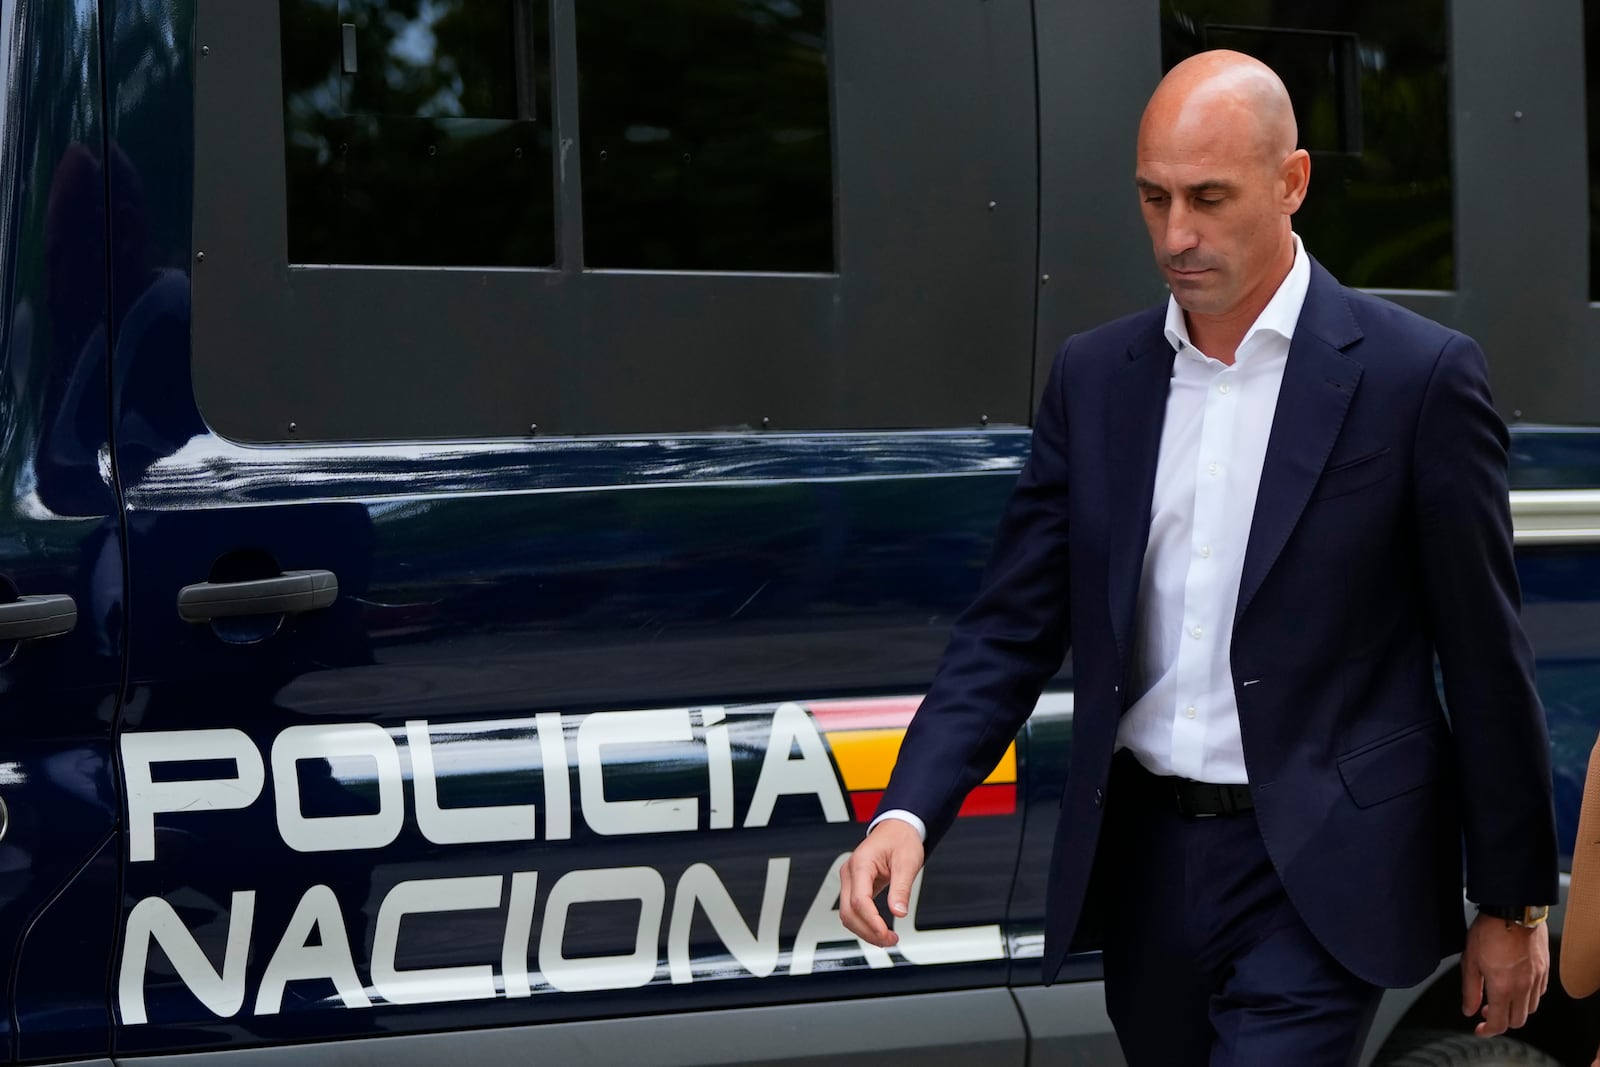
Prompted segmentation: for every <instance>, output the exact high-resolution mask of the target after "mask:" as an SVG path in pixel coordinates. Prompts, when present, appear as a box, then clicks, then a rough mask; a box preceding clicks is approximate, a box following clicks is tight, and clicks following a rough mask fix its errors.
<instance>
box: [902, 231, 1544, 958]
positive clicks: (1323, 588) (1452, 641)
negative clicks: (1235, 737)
mask: <svg viewBox="0 0 1600 1067" xmlns="http://www.w3.org/2000/svg"><path fill="white" fill-rule="evenodd" d="M1311 269H1312V276H1311V285H1310V290H1309V292H1308V293H1307V295H1306V302H1305V306H1304V309H1303V310H1302V311H1301V314H1300V320H1299V323H1298V325H1297V327H1296V329H1295V335H1294V341H1293V343H1292V344H1291V345H1290V348H1289V357H1288V362H1287V365H1286V367H1285V369H1284V375H1283V387H1282V391H1281V392H1280V394H1279V398H1278V406H1277V411H1276V414H1275V416H1274V419H1273V424H1272V432H1271V436H1270V438H1269V441H1268V445H1267V453H1266V461H1265V466H1264V468H1263V470H1262V473H1261V485H1260V492H1259V495H1258V499H1257V503H1256V510H1255V515H1254V518H1253V520H1252V525H1251V529H1250V540H1249V544H1248V546H1247V549H1246V555H1245V561H1244V574H1243V578H1242V580H1241V582H1240V587H1239V596H1238V609H1237V615H1236V620H1235V624H1234V631H1233V644H1232V668H1233V679H1234V694H1235V696H1236V697H1237V700H1238V706H1239V720H1240V732H1241V735H1242V738H1243V743H1244V755H1245V763H1246V766H1247V768H1248V771H1249V777H1250V790H1251V793H1252V795H1253V797H1254V799H1255V804H1256V813H1257V819H1258V821H1259V823H1260V828H1261V834H1262V837H1263V839H1264V841H1265V844H1266V847H1267V851H1268V853H1269V854H1270V855H1271V857H1272V861H1273V864H1274V866H1275V867H1276V868H1277V872H1278V875H1279V876H1280V877H1281V878H1282V880H1283V884H1284V887H1285V889H1286V890H1287V892H1288V896H1289V899H1290V901H1291V902H1292V903H1293V904H1294V906H1295V908H1296V909H1297V910H1298V911H1299V913H1300V915H1301V917H1302V918H1303V919H1304V921H1305V923H1306V925H1307V926H1308V927H1309V928H1310V929H1311V931H1312V932H1313V933H1314V934H1315V935H1316V936H1317V938H1318V939H1319V940H1320V941H1321V942H1322V944H1323V946H1324V947H1325V948H1327V949H1328V951H1329V952H1330V953H1332V955H1333V956H1334V957H1335V958H1336V959H1338V960H1339V961H1340V962H1341V963H1342V964H1344V966H1345V967H1347V968H1348V969H1349V970H1350V971H1351V972H1352V973H1354V974H1356V975H1357V976H1359V977H1361V978H1363V979H1365V980H1367V981H1370V982H1373V983H1376V984H1378V985H1385V986H1404V985H1410V984H1412V983H1415V982H1417V981H1420V980H1421V979H1423V978H1424V977H1426V976H1427V975H1428V974H1429V973H1430V972H1431V971H1432V970H1433V968H1434V967H1435V966H1437V964H1438V961H1439V960H1440V959H1441V958H1442V957H1444V956H1446V955H1449V954H1451V953H1453V952H1458V951H1460V949H1461V946H1462V942H1463V932H1464V923H1463V921H1462V906H1461V887H1462V884H1463V883H1462V873H1463V872H1462V862H1463V857H1464V859H1465V864H1466V883H1465V884H1466V888H1467V894H1468V896H1469V897H1470V898H1471V899H1472V900H1475V901H1479V902H1482V903H1494V904H1504V905H1522V904H1544V903H1554V902H1555V900H1556V899H1557V852H1556V831H1555V817H1554V811H1553V804H1552V799H1551V782H1550V755H1549V740H1548V737H1547V734H1546V730H1545V722H1544V713H1543V709H1542V708H1541V706H1540V704H1539V697H1538V694H1537V693H1536V691H1535V689H1534V678H1533V656H1532V652H1531V650H1530V649H1529V646H1528V642H1527V639H1526V637H1525V636H1524V635H1523V632H1522V627H1521V623H1520V620H1519V617H1518V616H1519V611H1520V596H1521V594H1520V591H1519V589H1518V584H1517V575H1516V570H1515V566H1514V563H1513V559H1512V530H1511V514H1510V505H1509V501H1508V497H1507V485H1506V448H1507V443H1508V441H1507V435H1506V430H1505V426H1504V424H1503V423H1502V422H1501V420H1500V418H1499V416H1498V415H1497V414H1496V413H1495V410H1494V407H1493V405H1492V403H1491V401H1490V396H1489V388H1488V381H1487V372H1488V368H1487V365H1486V363H1485V360H1484V357H1483V353H1482V351H1481V350H1480V349H1479V348H1478V346H1477V345H1476V344H1475V343H1474V342H1473V341H1472V340H1471V339H1470V338H1468V337H1465V336H1463V335H1462V334H1459V333H1456V332H1454V331H1451V330H1448V329H1446V328H1445V327H1443V326H1440V325H1438V324H1437V323H1434V322H1431V321H1429V320H1427V319H1424V318H1422V317H1420V316H1418V315H1415V314H1413V313H1412V312H1409V311H1406V310H1405V309H1403V308H1400V307H1398V306H1397V305H1395V304H1392V303H1389V302H1388V301H1385V300H1382V299H1379V298H1376V297H1372V296H1369V295H1366V294H1364V293H1360V292H1357V291H1355V290H1351V289H1346V288H1344V287H1343V286H1341V285H1340V284H1339V283H1338V282H1337V281H1335V280H1334V278H1333V277H1332V276H1331V275H1330V274H1329V273H1328V272H1327V271H1326V270H1324V269H1323V268H1322V267H1321V266H1320V265H1319V264H1317V263H1316V262H1315V261H1313V263H1312V265H1311ZM1164 312H1165V309H1164V307H1156V308H1151V309H1149V310H1146V311H1143V312H1140V313H1139V314H1136V315H1132V316H1129V317H1128V318H1124V319H1120V320H1118V321H1116V322H1112V323H1109V324H1107V325H1104V326H1101V327H1099V328H1097V329H1094V330H1091V331H1090V332H1088V333H1084V334H1080V335H1078V336H1076V337H1074V338H1072V339H1071V340H1069V341H1068V342H1067V344H1066V345H1065V346H1064V347H1063V348H1062V349H1061V352H1060V354H1059V355H1057V357H1056V360H1055V365H1054V368H1053V369H1052V371H1051V374H1050V378H1049V382H1048V384H1047V385H1046V386H1045V389H1044V393H1043V395H1042V397H1041V399H1040V404H1039V410H1038V415H1037V418H1036V420H1035V423H1034V432H1033V443H1032V451H1031V454H1030V455H1029V458H1028V461H1027V463H1026V465H1025V466H1024V467H1023V469H1022V473H1021V475H1020V477H1019V478H1018V480H1017V485H1016V488H1015V490H1014V491H1013V493H1012V496H1011V498H1010V501H1009V502H1008V504H1007V505H1006V508H1005V512H1004V515H1003V517H1002V519H1001V522H1000V527H999V532H998V534H997V536H996V540H995V545H994V551H993V556H992V559H991V561H990V563H989V567H988V569H987V571H986V573H985V576H984V579H983V583H982V587H981V590H980V592H979V593H978V595H977V597H976V599H975V601H974V602H973V604H972V605H971V607H970V608H968V609H967V610H966V611H965V612H964V613H963V614H962V616H961V617H960V619H959V620H958V621H957V622H956V625H955V628H954V633H953V635H952V637H951V640H950V644H949V647H948V649H947V650H946V652H945V655H944V658H943V660H942V662H941V664H940V667H939V671H938V674H937V676H936V678H935V680H934V682H933V684H932V686H931V687H930V689H929V692H928V695H927V697H926V699H924V701H923V702H922V707H921V708H920V710H919V711H918V713H917V715H916V717H915V719H914V720H913V722H912V724H911V727H910V729H909V730H908V731H907V733H906V737H905V742H904V744H903V746H902V747H901V750H900V756H899V760H898V763H897V765H896V767H895V770H894V774H893V778H892V780H891V781H890V783H889V788H888V790H887V792H886V793H885V794H884V797H883V802H882V805H881V809H880V810H887V809H890V808H904V809H907V810H910V811H912V812H915V813H916V814H917V815H919V816H920V817H921V818H922V819H924V820H925V821H926V823H927V826H928V844H929V847H930V849H931V848H932V847H934V846H935V845H937V843H938V841H939V838H940V837H941V835H943V834H944V832H945V831H946V830H948V829H949V827H950V825H951V823H952V822H953V820H954V818H955V813H956V811H957V809H958V808H959V807H960V804H961V800H962V798H963V797H964V796H965V795H966V793H967V792H968V790H970V789H971V788H972V787H973V786H974V785H976V784H977V783H978V782H979V781H981V780H982V779H983V778H984V777H985V775H986V774H987V773H988V772H989V770H990V769H991V768H992V767H993V766H994V765H995V763H996V762H997V761H998V759H999V757H1000V756H1001V754H1002V753H1003V752H1004V750H1005V748H1006V745H1007V744H1008V743H1009V742H1010V740H1011V738H1012V737H1013V736H1014V735H1015V734H1016V732H1017V730H1018V728H1019V727H1021V725H1022V724H1023V722H1024V720H1025V719H1026V718H1027V717H1028V714H1029V713H1030V712H1031V711H1032V709H1033V707H1034V704H1035V702H1036V701H1037V699H1038V696H1039V693H1040V690H1041V689H1042V687H1043V686H1044V684H1045V682H1046V681H1047V680H1048V679H1049V678H1050V677H1051V676H1052V675H1053V674H1054V673H1055V672H1056V671H1057V670H1058V669H1059V667H1060V665H1061V662H1062V659H1063V656H1064V655H1065V653H1066V650H1067V649H1068V647H1069V646H1070V647H1071V649H1072V654H1073V675H1074V677H1073V686H1074V706H1075V713H1074V718H1073V736H1072V755H1071V765H1070V767H1069V770H1068V778H1067V785H1066V793H1065V796H1064V797H1063V799H1062V806H1061V820H1060V824H1059V826H1058V828H1057V832H1056V840H1055V850H1054V854H1053V856H1052V859H1051V868H1050V892H1049V902H1048V913H1047V917H1046V928H1045V952H1044V977H1045V980H1046V981H1050V980H1052V979H1053V978H1054V977H1055V975H1056V974H1057V972H1058V971H1059V969H1060V966H1061V962H1062V960H1063V959H1064V958H1065V956H1066V954H1067V953H1068V951H1069V950H1071V949H1074V948H1089V947H1093V946H1094V945H1095V944H1096V941H1097V930H1096V925H1097V923H1096V922H1095V921H1084V922H1080V918H1082V917H1084V916H1085V915H1090V916H1098V917H1100V918H1101V919H1103V921H1105V922H1138V921H1140V919H1139V916H1137V915H1130V914H1128V913H1126V912H1125V911H1119V910H1118V908H1117V902H1116V901H1114V900H1096V901H1095V903H1096V904H1097V905H1098V906H1096V907H1092V908H1089V909H1087V911H1086V909H1085V900H1086V898H1087V897H1090V896H1092V895H1093V886H1092V875H1093V866H1094V855H1095V848H1096V845H1097V842H1098V840H1099V835H1100V826H1101V815H1102V812H1103V809H1104V805H1105V796H1106V790H1107V789H1108V788H1109V787H1108V777H1109V774H1110V768H1111V757H1112V752H1113V747H1114V744H1115V740H1116V733H1117V723H1118V718H1119V717H1120V716H1121V714H1122V713H1123V711H1124V710H1125V709H1126V708H1127V706H1128V705H1129V703H1130V701H1131V699H1132V698H1133V697H1135V696H1137V694H1133V693H1130V692H1129V691H1128V680H1129V678H1130V665H1131V658H1132V655H1133V643H1134V629H1135V617H1134V616H1135V600H1136V597H1137V593H1138V583H1139V575H1140V569H1141V564H1142V561H1143V558H1144V552H1145V547H1146V544H1147V541H1148V538H1149V529H1150V506H1151V503H1150V502H1151V494H1152V489H1153V485H1154V481H1155V469H1156V456H1157V449H1158V445H1159V442H1160V438H1161V425H1162V420H1163V417H1164V413H1165V410H1166V398H1167V388H1168V381H1169V379H1170V377H1171V373H1172V360H1173V352H1172V348H1171V346H1170V345H1169V344H1168V343H1167V340H1166V338H1165V336H1164V335H1163V323H1164ZM1435 657H1437V661H1438V664H1439V666H1440V669H1441V671H1442V675H1443V680H1444V692H1445V701H1446V703H1447V704H1448V705H1449V709H1450V712H1449V716H1448V718H1447V717H1446V715H1445V712H1444V711H1443V709H1442V708H1441V707H1440V704H1439V699H1438V693H1437V689H1436V685H1435V675H1434V663H1435Z"/></svg>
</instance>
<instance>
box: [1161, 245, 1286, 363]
mask: <svg viewBox="0 0 1600 1067" xmlns="http://www.w3.org/2000/svg"><path fill="white" fill-rule="evenodd" d="M1289 236H1290V237H1292V238H1293V239H1294V263H1293V264H1292V265H1291V266H1290V267H1289V273H1288V274H1287V275H1286V276H1285V277H1284V279H1283V281H1282V282H1281V283H1280V284H1279V286H1278V291H1277V292H1275V293H1273V294H1272V299H1271V300H1269V301H1267V306H1266V307H1264V308H1262V309H1261V314H1260V315H1257V316H1256V321H1255V322H1254V323H1252V324H1251V326H1250V329H1249V330H1247V331H1246V332H1245V335H1244V340H1242V341H1240V342H1239V350H1238V353H1237V354H1236V356H1235V361H1237V360H1238V359H1239V358H1240V357H1243V356H1244V355H1245V350H1246V349H1247V348H1249V347H1250V342H1251V341H1252V340H1253V339H1254V338H1255V336H1256V334H1258V333H1262V332H1271V333H1275V334H1277V335H1278V336H1280V337H1282V338H1283V339H1284V340H1285V341H1293V340H1294V327H1295V323H1297V322H1299V321H1300V309H1301V308H1303V307H1304V306H1305V303H1306V292H1307V291H1308V290H1309V289H1310V288H1311V257H1309V256H1307V255H1306V249H1305V245H1303V244H1301V243H1300V235H1299V234H1297V233H1291V234H1290V235H1289ZM1164 332H1165V333H1166V335H1167V343H1168V344H1169V345H1171V346H1172V350H1173V351H1174V352H1179V353H1185V352H1187V353H1188V354H1189V356H1190V357H1191V358H1199V354H1200V353H1199V350H1198V349H1196V348H1195V347H1194V342H1193V341H1191V340H1189V324H1188V323H1187V322H1185V321H1184V318H1183V309H1182V308H1180V307H1179V306H1178V302H1177V300H1175V299H1173V298H1172V297H1171V296H1169V297H1167V321H1166V326H1165V329H1164Z"/></svg>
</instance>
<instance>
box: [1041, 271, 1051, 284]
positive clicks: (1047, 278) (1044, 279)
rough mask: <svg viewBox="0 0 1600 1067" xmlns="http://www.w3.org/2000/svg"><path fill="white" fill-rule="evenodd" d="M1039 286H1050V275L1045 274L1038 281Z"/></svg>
mask: <svg viewBox="0 0 1600 1067" xmlns="http://www.w3.org/2000/svg"><path fill="white" fill-rule="evenodd" d="M1039 284H1040V285H1049V284H1050V275H1048V274H1046V275H1044V276H1043V277H1042V278H1040V279H1039Z"/></svg>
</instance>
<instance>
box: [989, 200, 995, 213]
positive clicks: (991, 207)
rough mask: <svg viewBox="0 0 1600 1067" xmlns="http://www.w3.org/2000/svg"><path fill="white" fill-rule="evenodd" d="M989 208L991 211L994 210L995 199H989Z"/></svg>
mask: <svg viewBox="0 0 1600 1067" xmlns="http://www.w3.org/2000/svg"><path fill="white" fill-rule="evenodd" d="M989 210H990V211H993V210H994V201H993V200H991V201H989Z"/></svg>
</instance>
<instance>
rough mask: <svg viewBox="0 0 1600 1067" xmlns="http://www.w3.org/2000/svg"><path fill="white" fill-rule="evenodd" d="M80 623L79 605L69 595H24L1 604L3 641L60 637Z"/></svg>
mask: <svg viewBox="0 0 1600 1067" xmlns="http://www.w3.org/2000/svg"><path fill="white" fill-rule="evenodd" d="M76 625H78V605H77V604H76V603H75V602H74V601H73V599H72V598H71V597H70V596H65V595H59V594H58V595H54V596H24V597H18V598H17V599H16V600H13V601H12V602H11V603H9V604H0V641H26V640H29V639H30V638H38V637H60V636H61V635H62V634H64V633H68V632H70V631H71V630H72V628H73V627H74V626H76Z"/></svg>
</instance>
